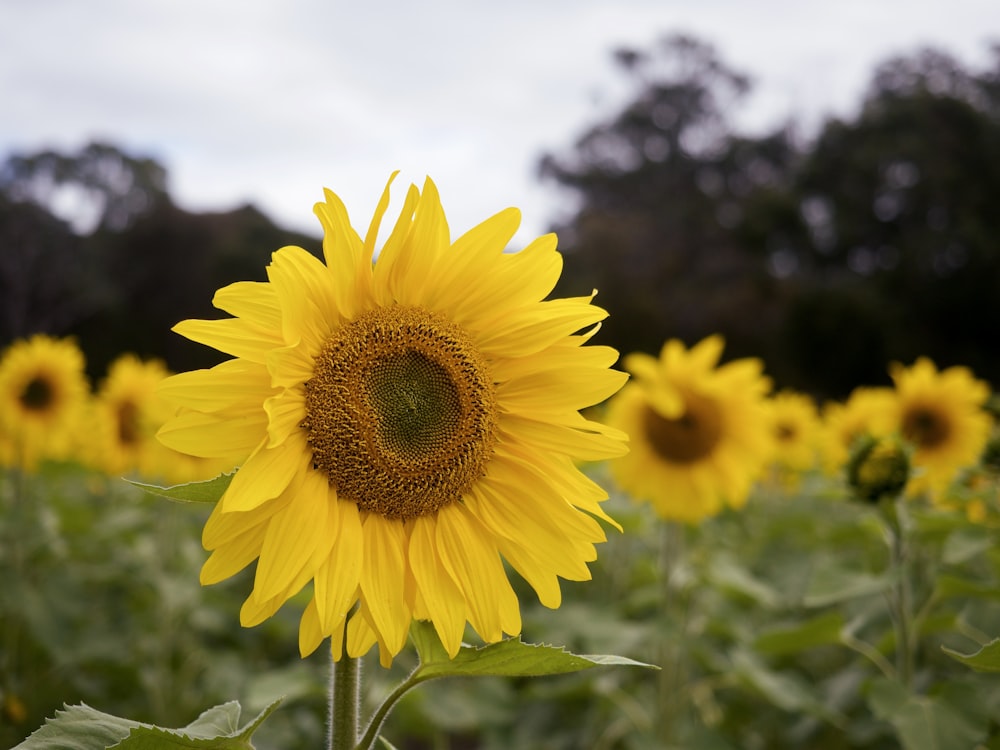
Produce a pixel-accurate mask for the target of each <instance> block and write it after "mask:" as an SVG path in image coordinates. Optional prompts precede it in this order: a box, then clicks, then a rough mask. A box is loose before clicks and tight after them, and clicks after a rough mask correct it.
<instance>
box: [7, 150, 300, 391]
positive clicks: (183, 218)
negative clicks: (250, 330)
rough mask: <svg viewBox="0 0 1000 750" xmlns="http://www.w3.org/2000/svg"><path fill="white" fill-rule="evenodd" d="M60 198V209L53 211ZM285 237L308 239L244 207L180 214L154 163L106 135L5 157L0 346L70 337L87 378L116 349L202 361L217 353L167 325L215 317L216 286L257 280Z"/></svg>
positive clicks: (172, 361) (185, 364)
mask: <svg viewBox="0 0 1000 750" xmlns="http://www.w3.org/2000/svg"><path fill="white" fill-rule="evenodd" d="M67 201H72V203H71V204H70V207H71V210H70V215H69V217H68V218H67V219H65V220H64V219H59V218H56V215H55V213H57V212H59V207H60V205H63V206H65V205H66V202H67ZM288 244H298V245H301V246H303V247H305V248H307V249H310V250H312V251H313V252H316V251H317V249H318V247H319V241H318V240H317V239H316V238H312V237H307V236H304V235H301V234H297V233H294V232H289V231H287V230H285V229H282V228H280V227H278V226H275V225H274V224H273V223H272V222H271V221H270V220H269V219H268V218H267V217H266V216H265V215H264V214H262V213H261V212H260V211H258V210H257V209H256V208H254V207H253V206H243V207H241V208H238V209H236V210H233V211H229V212H223V213H198V214H195V213H189V212H186V211H183V210H182V209H180V208H178V207H177V206H175V205H174V203H173V201H172V200H171V199H170V195H169V193H168V190H167V172H166V170H165V169H164V167H162V166H161V165H160V164H159V163H157V162H156V161H155V160H154V159H151V158H148V157H136V156H131V155H129V154H126V153H124V152H123V151H121V150H120V149H118V148H117V147H115V146H113V145H110V144H104V143H93V144H90V145H88V146H86V147H84V148H83V149H81V150H80V151H78V152H75V153H57V152H53V151H44V152H41V153H37V154H31V155H13V156H11V157H9V158H8V159H7V161H6V163H5V164H4V165H3V166H2V167H0V347H2V346H5V345H6V344H7V343H9V342H10V341H11V340H13V339H15V338H18V337H23V336H27V335H29V334H32V333H37V332H44V333H50V334H54V335H59V336H65V335H72V336H75V337H76V338H77V340H78V342H79V343H80V345H81V347H82V348H83V350H84V352H85V353H86V355H87V360H88V370H89V371H90V372H91V374H92V375H93V376H94V377H97V376H99V375H100V374H101V373H103V372H104V371H105V369H106V367H107V364H108V363H109V362H110V361H111V360H112V359H114V357H116V356H117V355H118V354H120V353H122V352H125V351H132V352H135V353H137V354H139V355H141V356H145V357H159V358H162V359H164V360H165V361H166V362H167V364H168V365H169V366H170V367H171V368H173V369H175V370H186V369H191V368H195V367H206V366H211V365H212V364H214V363H216V362H218V361H220V359H221V357H222V355H220V354H219V353H218V352H214V351H213V350H211V349H209V348H207V347H200V346H198V345H196V344H192V343H191V342H190V341H187V340H186V339H183V338H182V337H180V336H178V335H177V334H174V333H172V332H171V331H170V328H171V326H173V325H174V324H175V323H176V322H178V321H179V320H183V319H185V318H192V317H194V318H216V317H222V316H223V313H220V312H219V311H218V310H215V309H214V308H213V307H212V304H211V300H212V295H213V294H214V293H215V290H216V289H218V288H219V287H222V286H225V285H226V284H229V283H231V282H233V281H239V280H257V281H263V280H265V278H266V276H265V271H264V268H265V266H266V265H267V263H268V262H269V261H270V257H271V253H272V252H273V251H274V250H277V249H278V248H279V247H281V246H283V245H288Z"/></svg>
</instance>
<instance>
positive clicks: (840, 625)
mask: <svg viewBox="0 0 1000 750" xmlns="http://www.w3.org/2000/svg"><path fill="white" fill-rule="evenodd" d="M843 629H844V615H843V614H842V613H840V612H826V613H824V614H821V615H819V616H817V617H813V618H811V619H809V620H806V621H804V622H798V623H794V624H792V625H785V626H781V627H773V628H769V629H768V630H766V631H764V632H763V633H761V634H760V635H759V636H758V637H757V639H756V641H755V642H754V648H755V649H756V650H757V651H758V652H760V653H762V654H776V655H777V654H794V653H796V652H798V651H804V650H805V649H809V648H815V647H817V646H828V645H831V644H835V643H840V634H841V631H843Z"/></svg>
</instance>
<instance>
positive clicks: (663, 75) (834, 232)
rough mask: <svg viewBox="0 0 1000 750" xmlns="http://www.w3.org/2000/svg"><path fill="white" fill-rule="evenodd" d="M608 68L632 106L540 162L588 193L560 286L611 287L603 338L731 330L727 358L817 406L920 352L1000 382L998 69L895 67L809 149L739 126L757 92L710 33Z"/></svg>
mask: <svg viewBox="0 0 1000 750" xmlns="http://www.w3.org/2000/svg"><path fill="white" fill-rule="evenodd" d="M996 59H997V61H1000V52H998V53H997V56H996ZM616 60H617V63H618V64H619V66H621V67H622V68H623V69H624V70H625V71H626V72H627V73H628V74H629V76H630V77H631V79H632V80H633V81H634V83H635V84H637V93H636V94H635V96H634V98H632V100H631V101H630V102H629V103H628V104H627V105H626V106H625V107H624V108H623V109H622V111H621V112H620V113H618V114H617V115H616V116H615V117H613V118H612V119H610V120H609V121H608V122H606V123H603V124H600V125H597V126H595V127H593V128H591V129H590V130H588V131H587V132H586V133H585V134H584V135H583V137H582V138H580V139H579V140H578V141H577V143H576V144H575V147H574V149H573V151H572V153H571V154H570V155H569V156H553V155H546V156H544V157H543V158H542V160H541V163H540V172H541V175H542V177H543V178H547V179H552V180H554V181H556V182H558V183H560V184H562V185H565V186H567V187H569V188H571V189H573V190H575V191H576V192H577V193H578V195H579V196H580V199H581V200H580V208H579V210H578V212H577V213H576V214H575V215H574V216H573V217H572V218H571V219H570V220H569V221H567V222H565V224H564V225H563V226H559V227H556V229H557V231H559V233H560V235H561V246H562V248H563V250H564V252H565V253H566V254H567V260H568V261H570V262H568V263H567V269H566V275H565V278H564V282H563V290H564V291H572V292H573V293H585V292H587V291H589V290H590V289H591V288H597V289H598V290H599V291H600V296H599V300H600V301H601V303H602V304H603V305H604V306H605V307H607V308H608V309H610V310H611V312H612V315H611V317H610V318H609V320H608V322H607V324H606V326H605V328H604V329H603V330H602V332H601V334H599V336H601V337H602V338H603V339H604V340H605V341H606V342H608V343H611V344H613V345H615V346H616V347H618V348H619V349H620V350H622V351H626V352H627V351H631V350H636V349H638V350H645V351H655V350H656V349H657V348H658V347H659V345H660V344H661V343H662V341H663V340H664V339H666V338H670V337H679V338H681V339H684V340H686V341H687V342H688V343H693V342H694V341H695V340H696V339H698V338H701V337H702V336H704V335H706V334H708V333H711V332H721V333H723V334H724V335H725V336H726V337H727V339H728V340H729V344H730V345H729V346H728V347H727V354H728V355H729V356H732V357H735V356H744V355H746V354H756V355H760V356H762V357H764V359H765V361H766V363H767V367H768V370H769V372H771V374H772V375H774V376H775V378H776V380H777V381H778V383H779V384H780V385H786V386H791V387H796V388H801V389H803V390H807V391H811V392H813V393H814V394H816V395H817V396H824V397H826V396H828V397H840V396H843V395H846V393H847V392H848V391H849V390H850V389H851V388H852V387H854V386H855V385H858V384H861V383H876V382H885V381H886V378H887V375H886V364H887V362H888V361H889V360H891V359H901V360H906V361H912V359H913V358H915V357H916V356H918V355H920V354H927V355H930V356H932V357H934V358H935V359H937V360H938V361H939V363H941V364H942V365H947V364H956V363H961V364H966V365H969V366H971V367H972V368H973V369H974V370H975V371H976V373H977V374H978V375H979V376H981V377H985V378H988V379H991V380H992V381H993V382H1000V354H998V353H997V351H996V346H995V337H996V333H995V326H996V321H998V320H1000V300H998V298H997V290H998V289H1000V247H998V243H997V240H996V238H997V237H998V236H1000V211H997V210H996V208H995V196H996V195H997V194H1000V192H998V191H1000V65H997V66H996V67H995V69H993V70H989V71H987V72H984V73H972V72H969V71H966V70H963V69H962V67H961V66H960V65H959V64H958V63H957V62H956V61H955V60H954V59H953V58H951V57H949V56H947V55H945V54H943V53H940V52H935V51H923V52H921V53H919V54H917V55H914V56H912V57H903V58H897V59H894V60H890V61H888V62H886V63H885V64H883V65H882V66H880V67H879V68H878V70H877V71H876V72H875V74H874V77H873V81H872V85H871V88H870V90H869V92H868V94H867V96H866V97H865V100H864V102H863V106H862V107H861V109H860V112H859V114H858V115H857V116H856V118H855V119H853V120H851V121H842V120H831V121H829V122H827V123H826V124H825V125H824V126H823V127H822V129H821V130H820V132H819V133H818V135H817V137H816V138H815V140H813V141H811V142H809V143H801V144H799V143H796V142H795V141H794V140H793V138H792V136H791V132H792V130H791V127H786V128H783V129H779V130H777V131H776V132H773V133H770V134H766V135H764V136H760V137H754V138H749V137H740V136H738V135H736V134H735V133H733V132H731V130H730V128H729V126H728V124H727V123H728V115H729V111H730V109H729V108H730V107H732V106H733V105H734V104H736V103H738V101H739V99H740V97H741V96H742V95H743V94H744V93H745V92H746V91H747V87H748V83H747V80H746V78H745V77H743V76H741V75H739V74H737V73H734V72H732V71H730V70H729V69H728V68H726V67H725V66H724V65H723V64H722V63H720V62H719V60H718V58H717V57H716V55H715V53H714V52H713V51H712V49H711V48H710V47H708V46H706V45H704V44H701V43H699V42H696V41H694V40H692V39H690V38H687V37H669V38H666V39H664V40H663V41H662V42H660V43H659V45H658V46H656V47H655V49H654V50H653V52H652V53H644V52H637V51H632V50H629V51H623V52H619V53H618V54H617V56H616Z"/></svg>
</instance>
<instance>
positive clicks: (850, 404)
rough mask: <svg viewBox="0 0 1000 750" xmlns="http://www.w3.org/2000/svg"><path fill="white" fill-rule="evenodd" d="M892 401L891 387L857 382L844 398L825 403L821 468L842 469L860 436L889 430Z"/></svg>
mask: <svg viewBox="0 0 1000 750" xmlns="http://www.w3.org/2000/svg"><path fill="white" fill-rule="evenodd" d="M893 401H894V396H893V392H892V389H891V388H883V387H875V386H859V387H857V388H855V389H854V390H853V391H851V393H850V394H849V395H848V397H847V400H846V401H843V402H840V401H831V402H828V403H826V404H824V406H823V411H822V414H821V422H822V426H821V429H820V438H819V440H820V457H821V461H822V464H823V469H824V471H826V472H827V473H828V474H836V473H838V472H840V471H842V470H843V469H844V467H846V466H847V462H848V461H849V460H850V457H851V452H852V450H853V449H854V447H855V446H856V443H857V441H858V440H859V439H860V438H862V437H864V436H869V437H884V436H886V435H888V434H889V433H891V432H892V430H893V424H892V410H893Z"/></svg>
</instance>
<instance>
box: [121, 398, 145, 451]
mask: <svg viewBox="0 0 1000 750" xmlns="http://www.w3.org/2000/svg"><path fill="white" fill-rule="evenodd" d="M115 416H116V417H117V421H118V441H119V442H120V443H122V445H133V444H135V443H138V442H139V436H140V430H139V409H138V407H136V405H135V404H133V403H132V402H131V401H124V402H122V403H121V404H119V405H118V408H117V409H116V410H115Z"/></svg>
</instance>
